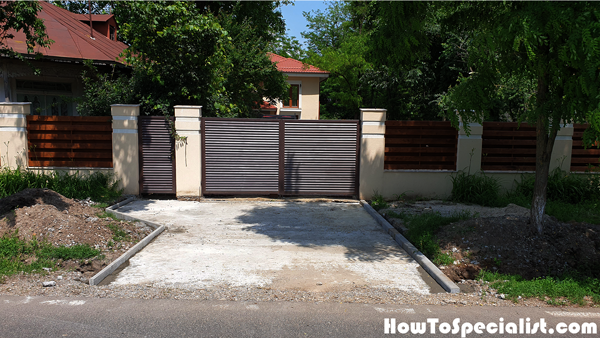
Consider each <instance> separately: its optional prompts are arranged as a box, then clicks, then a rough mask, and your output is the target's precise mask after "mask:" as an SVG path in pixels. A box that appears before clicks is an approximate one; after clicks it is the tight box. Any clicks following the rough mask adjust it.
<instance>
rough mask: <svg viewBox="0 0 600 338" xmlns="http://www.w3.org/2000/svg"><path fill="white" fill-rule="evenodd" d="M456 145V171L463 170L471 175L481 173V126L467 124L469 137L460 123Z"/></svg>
mask: <svg viewBox="0 0 600 338" xmlns="http://www.w3.org/2000/svg"><path fill="white" fill-rule="evenodd" d="M459 126H460V129H459V130H458V140H457V143H456V170H457V171H460V170H464V171H466V172H470V173H471V174H474V173H477V172H480V171H481V149H482V146H483V143H482V142H483V140H482V138H481V137H482V135H483V126H482V125H481V124H479V123H470V124H469V129H470V132H469V135H467V132H466V130H465V125H464V123H463V122H462V121H461V122H460V124H459Z"/></svg>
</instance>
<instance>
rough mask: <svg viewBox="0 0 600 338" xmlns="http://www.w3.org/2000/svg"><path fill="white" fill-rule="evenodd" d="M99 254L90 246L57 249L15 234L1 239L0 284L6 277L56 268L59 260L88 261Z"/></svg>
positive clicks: (60, 247) (59, 247) (48, 244)
mask: <svg viewBox="0 0 600 338" xmlns="http://www.w3.org/2000/svg"><path fill="white" fill-rule="evenodd" d="M99 253H100V250H96V249H93V248H91V247H90V246H89V245H75V246H71V247H65V246H62V245H61V246H58V247H56V246H52V245H51V244H50V243H48V242H40V241H38V240H37V239H35V238H34V239H32V240H31V241H29V242H27V241H24V240H21V239H19V238H18V236H17V232H14V233H12V234H10V235H4V236H2V237H0V282H1V281H2V280H3V279H4V277H6V276H10V275H14V274H16V273H19V272H25V273H31V272H41V271H43V270H42V268H54V267H55V266H56V261H57V260H58V259H62V260H69V259H87V258H92V257H95V256H97V255H98V254H99ZM27 262H29V263H27Z"/></svg>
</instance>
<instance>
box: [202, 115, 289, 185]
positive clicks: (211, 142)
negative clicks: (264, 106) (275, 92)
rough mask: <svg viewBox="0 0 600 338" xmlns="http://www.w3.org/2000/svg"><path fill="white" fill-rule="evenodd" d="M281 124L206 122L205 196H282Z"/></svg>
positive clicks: (243, 120)
mask: <svg viewBox="0 0 600 338" xmlns="http://www.w3.org/2000/svg"><path fill="white" fill-rule="evenodd" d="M279 129H280V128H279V121H277V120H262V119H217V118H203V119H202V150H203V152H202V157H203V158H202V164H203V165H202V183H203V184H202V193H203V194H217V195H221V194H222V195H234V194H278V191H279V167H280V158H279V157H280V156H279V141H280V140H279V138H280V137H279V135H280V133H279Z"/></svg>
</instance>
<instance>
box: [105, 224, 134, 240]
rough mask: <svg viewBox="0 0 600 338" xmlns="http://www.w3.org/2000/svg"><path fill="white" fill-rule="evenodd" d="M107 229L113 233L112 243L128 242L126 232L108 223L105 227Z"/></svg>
mask: <svg viewBox="0 0 600 338" xmlns="http://www.w3.org/2000/svg"><path fill="white" fill-rule="evenodd" d="M107 227H108V228H109V229H110V231H112V233H113V238H112V239H113V241H115V242H121V241H128V240H130V238H129V234H127V232H125V231H124V230H123V229H121V228H120V227H119V226H118V225H116V224H112V223H110V224H108V225H107Z"/></svg>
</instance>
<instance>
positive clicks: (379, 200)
mask: <svg viewBox="0 0 600 338" xmlns="http://www.w3.org/2000/svg"><path fill="white" fill-rule="evenodd" d="M370 205H371V206H372V207H373V209H375V210H377V211H379V210H381V209H385V208H387V207H389V204H388V202H386V200H385V198H383V196H382V195H381V194H379V193H378V192H375V193H374V194H373V197H372V198H371V203H370Z"/></svg>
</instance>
